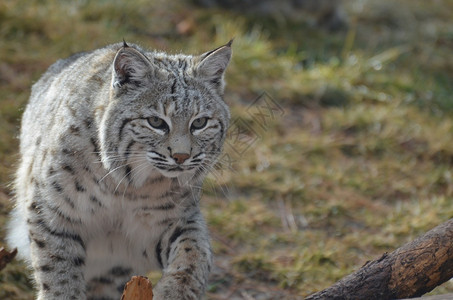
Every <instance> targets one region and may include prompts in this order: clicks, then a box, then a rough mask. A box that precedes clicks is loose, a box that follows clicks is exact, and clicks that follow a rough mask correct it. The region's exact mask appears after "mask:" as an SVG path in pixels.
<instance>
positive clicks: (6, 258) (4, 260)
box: [0, 247, 17, 270]
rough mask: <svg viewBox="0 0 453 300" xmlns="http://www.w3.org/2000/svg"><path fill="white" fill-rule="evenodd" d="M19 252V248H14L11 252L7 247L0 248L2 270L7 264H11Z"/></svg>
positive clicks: (0, 267) (0, 266)
mask: <svg viewBox="0 0 453 300" xmlns="http://www.w3.org/2000/svg"><path fill="white" fill-rule="evenodd" d="M16 254H17V249H14V250H13V251H11V252H9V251H7V250H6V249H5V248H3V247H2V248H0V270H3V268H5V267H6V265H7V264H9V263H10V262H11V261H12V260H13V259H14V257H16Z"/></svg>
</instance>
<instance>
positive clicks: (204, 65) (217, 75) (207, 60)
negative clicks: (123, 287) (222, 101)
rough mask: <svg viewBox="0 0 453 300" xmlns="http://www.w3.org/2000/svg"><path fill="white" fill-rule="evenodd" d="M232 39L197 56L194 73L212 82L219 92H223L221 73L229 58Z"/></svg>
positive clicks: (223, 71)
mask: <svg viewBox="0 0 453 300" xmlns="http://www.w3.org/2000/svg"><path fill="white" fill-rule="evenodd" d="M232 43H233V40H231V41H229V42H228V43H227V44H226V45H224V46H221V47H219V48H217V49H214V50H212V51H209V52H206V53H204V54H202V55H201V56H199V57H198V59H199V62H198V65H197V67H196V74H197V76H200V77H202V78H204V79H206V80H208V81H209V82H210V83H211V84H213V85H214V86H215V87H216V88H217V89H218V90H219V92H221V93H222V92H223V87H224V82H223V74H224V73H225V69H226V68H227V66H228V63H229V62H230V59H231V52H232V51H231V44H232Z"/></svg>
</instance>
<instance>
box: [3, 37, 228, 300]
mask: <svg viewBox="0 0 453 300" xmlns="http://www.w3.org/2000/svg"><path fill="white" fill-rule="evenodd" d="M230 56H231V42H230V43H228V44H226V45H225V46H222V47H220V48H217V49H215V50H213V51H210V52H207V53H205V54H203V55H200V56H190V55H167V54H165V53H158V52H146V51H144V50H142V49H141V48H139V47H138V46H136V45H127V44H126V43H122V44H115V45H110V46H107V47H105V48H102V49H98V50H95V51H92V52H85V53H80V54H76V55H73V56H72V57H70V58H68V59H65V60H60V61H58V62H56V63H55V64H54V65H52V66H51V67H50V68H49V70H48V71H47V72H46V73H45V74H44V75H43V76H42V78H41V79H40V80H39V81H38V82H37V83H36V84H35V85H34V86H33V89H32V93H31V97H30V102H29V104H28V106H27V108H26V110H25V113H24V115H23V120H22V130H21V135H20V156H21V160H20V165H19V169H18V171H17V176H16V180H15V192H16V206H15V208H14V210H13V212H12V220H11V222H10V226H9V234H8V241H9V244H10V246H11V247H17V248H18V249H19V252H20V255H21V256H22V257H23V258H24V259H26V260H28V261H29V262H30V263H31V266H32V267H33V271H34V278H35V281H36V287H37V290H38V294H37V295H38V296H37V297H38V299H40V300H43V299H115V300H116V299H119V297H120V295H121V291H122V289H123V286H124V283H125V282H126V281H127V280H129V278H130V277H131V276H132V275H144V274H146V272H148V271H150V270H151V269H159V268H160V269H162V270H163V276H162V278H161V280H160V281H159V283H158V284H157V285H156V287H155V288H154V294H155V299H157V300H158V299H199V298H200V297H201V296H202V295H203V293H204V290H205V287H206V283H207V277H208V273H209V271H210V268H211V249H210V242H209V236H208V231H207V229H206V224H205V221H204V219H203V217H202V215H201V213H200V209H199V200H200V194H201V190H200V188H201V184H202V181H203V178H204V176H205V175H206V173H207V172H208V171H209V169H210V168H211V167H212V166H213V164H214V163H215V161H216V158H217V157H218V155H219V154H220V152H221V150H222V145H223V141H224V139H225V134H226V130H227V128H228V124H229V110H228V107H227V105H226V104H225V102H224V101H223V99H222V95H223V88H224V82H223V74H224V71H225V69H226V67H227V65H228V63H229V60H230Z"/></svg>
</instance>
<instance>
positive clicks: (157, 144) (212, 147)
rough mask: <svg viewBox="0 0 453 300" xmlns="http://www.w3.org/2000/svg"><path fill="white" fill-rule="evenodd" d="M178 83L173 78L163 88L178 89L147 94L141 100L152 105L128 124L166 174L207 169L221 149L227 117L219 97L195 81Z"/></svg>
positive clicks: (135, 138) (132, 135)
mask: <svg viewBox="0 0 453 300" xmlns="http://www.w3.org/2000/svg"><path fill="white" fill-rule="evenodd" d="M186 81H189V80H188V79H187V80H186ZM170 83H171V81H170ZM177 85H178V83H177V80H176V79H175V81H174V82H173V84H170V85H169V87H168V89H164V90H171V89H173V90H174V91H175V90H176V91H178V92H175V93H172V94H171V93H158V91H153V93H147V94H146V96H144V97H143V100H144V101H146V102H150V103H153V104H154V105H153V106H152V108H149V109H146V110H145V111H146V112H145V113H144V115H142V116H141V118H139V119H135V120H133V121H131V122H130V124H129V126H128V128H129V134H130V137H131V138H132V139H133V140H134V141H135V142H136V143H138V144H142V147H143V152H144V153H145V156H146V159H147V161H148V162H149V163H150V164H151V165H152V166H153V167H154V168H156V169H157V170H159V171H160V172H161V173H162V174H163V175H164V176H166V177H176V176H178V175H180V174H182V173H186V174H187V173H196V172H204V171H207V170H209V169H210V167H211V166H212V165H213V164H214V163H215V160H216V158H217V157H218V155H219V154H220V152H221V151H222V145H223V141H224V139H225V134H226V129H227V128H228V120H229V112H228V108H227V106H226V105H225V103H224V102H223V100H221V99H219V97H218V96H217V97H216V96H215V95H213V94H211V93H210V91H208V90H206V89H203V87H202V86H200V87H198V88H197V85H196V84H194V85H193V86H192V87H189V86H185V87H179V89H178V88H177V87H176V86H177ZM147 98H148V99H147ZM142 114H143V112H142Z"/></svg>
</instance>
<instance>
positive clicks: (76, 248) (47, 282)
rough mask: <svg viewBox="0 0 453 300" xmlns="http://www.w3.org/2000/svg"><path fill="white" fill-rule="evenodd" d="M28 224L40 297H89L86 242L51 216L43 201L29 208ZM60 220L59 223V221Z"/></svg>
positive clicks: (42, 299) (39, 299)
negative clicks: (85, 278) (86, 278)
mask: <svg viewBox="0 0 453 300" xmlns="http://www.w3.org/2000/svg"><path fill="white" fill-rule="evenodd" d="M28 209H29V211H28V219H27V226H28V231H29V237H30V243H31V244H30V250H31V253H30V254H31V261H32V266H33V269H34V277H35V281H36V287H37V289H38V300H48V299H85V297H86V296H85V289H86V287H85V280H84V276H83V268H84V265H85V256H86V252H85V243H84V241H83V240H82V238H81V236H80V235H79V234H77V233H76V232H74V231H73V229H72V228H71V226H69V225H68V226H64V225H63V224H64V222H59V220H55V219H51V218H48V217H47V214H46V211H47V209H48V207H46V205H45V204H43V203H40V204H38V203H36V202H33V203H32V204H31V205H30V207H29V208H28ZM56 223H58V226H57V224H56Z"/></svg>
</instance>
